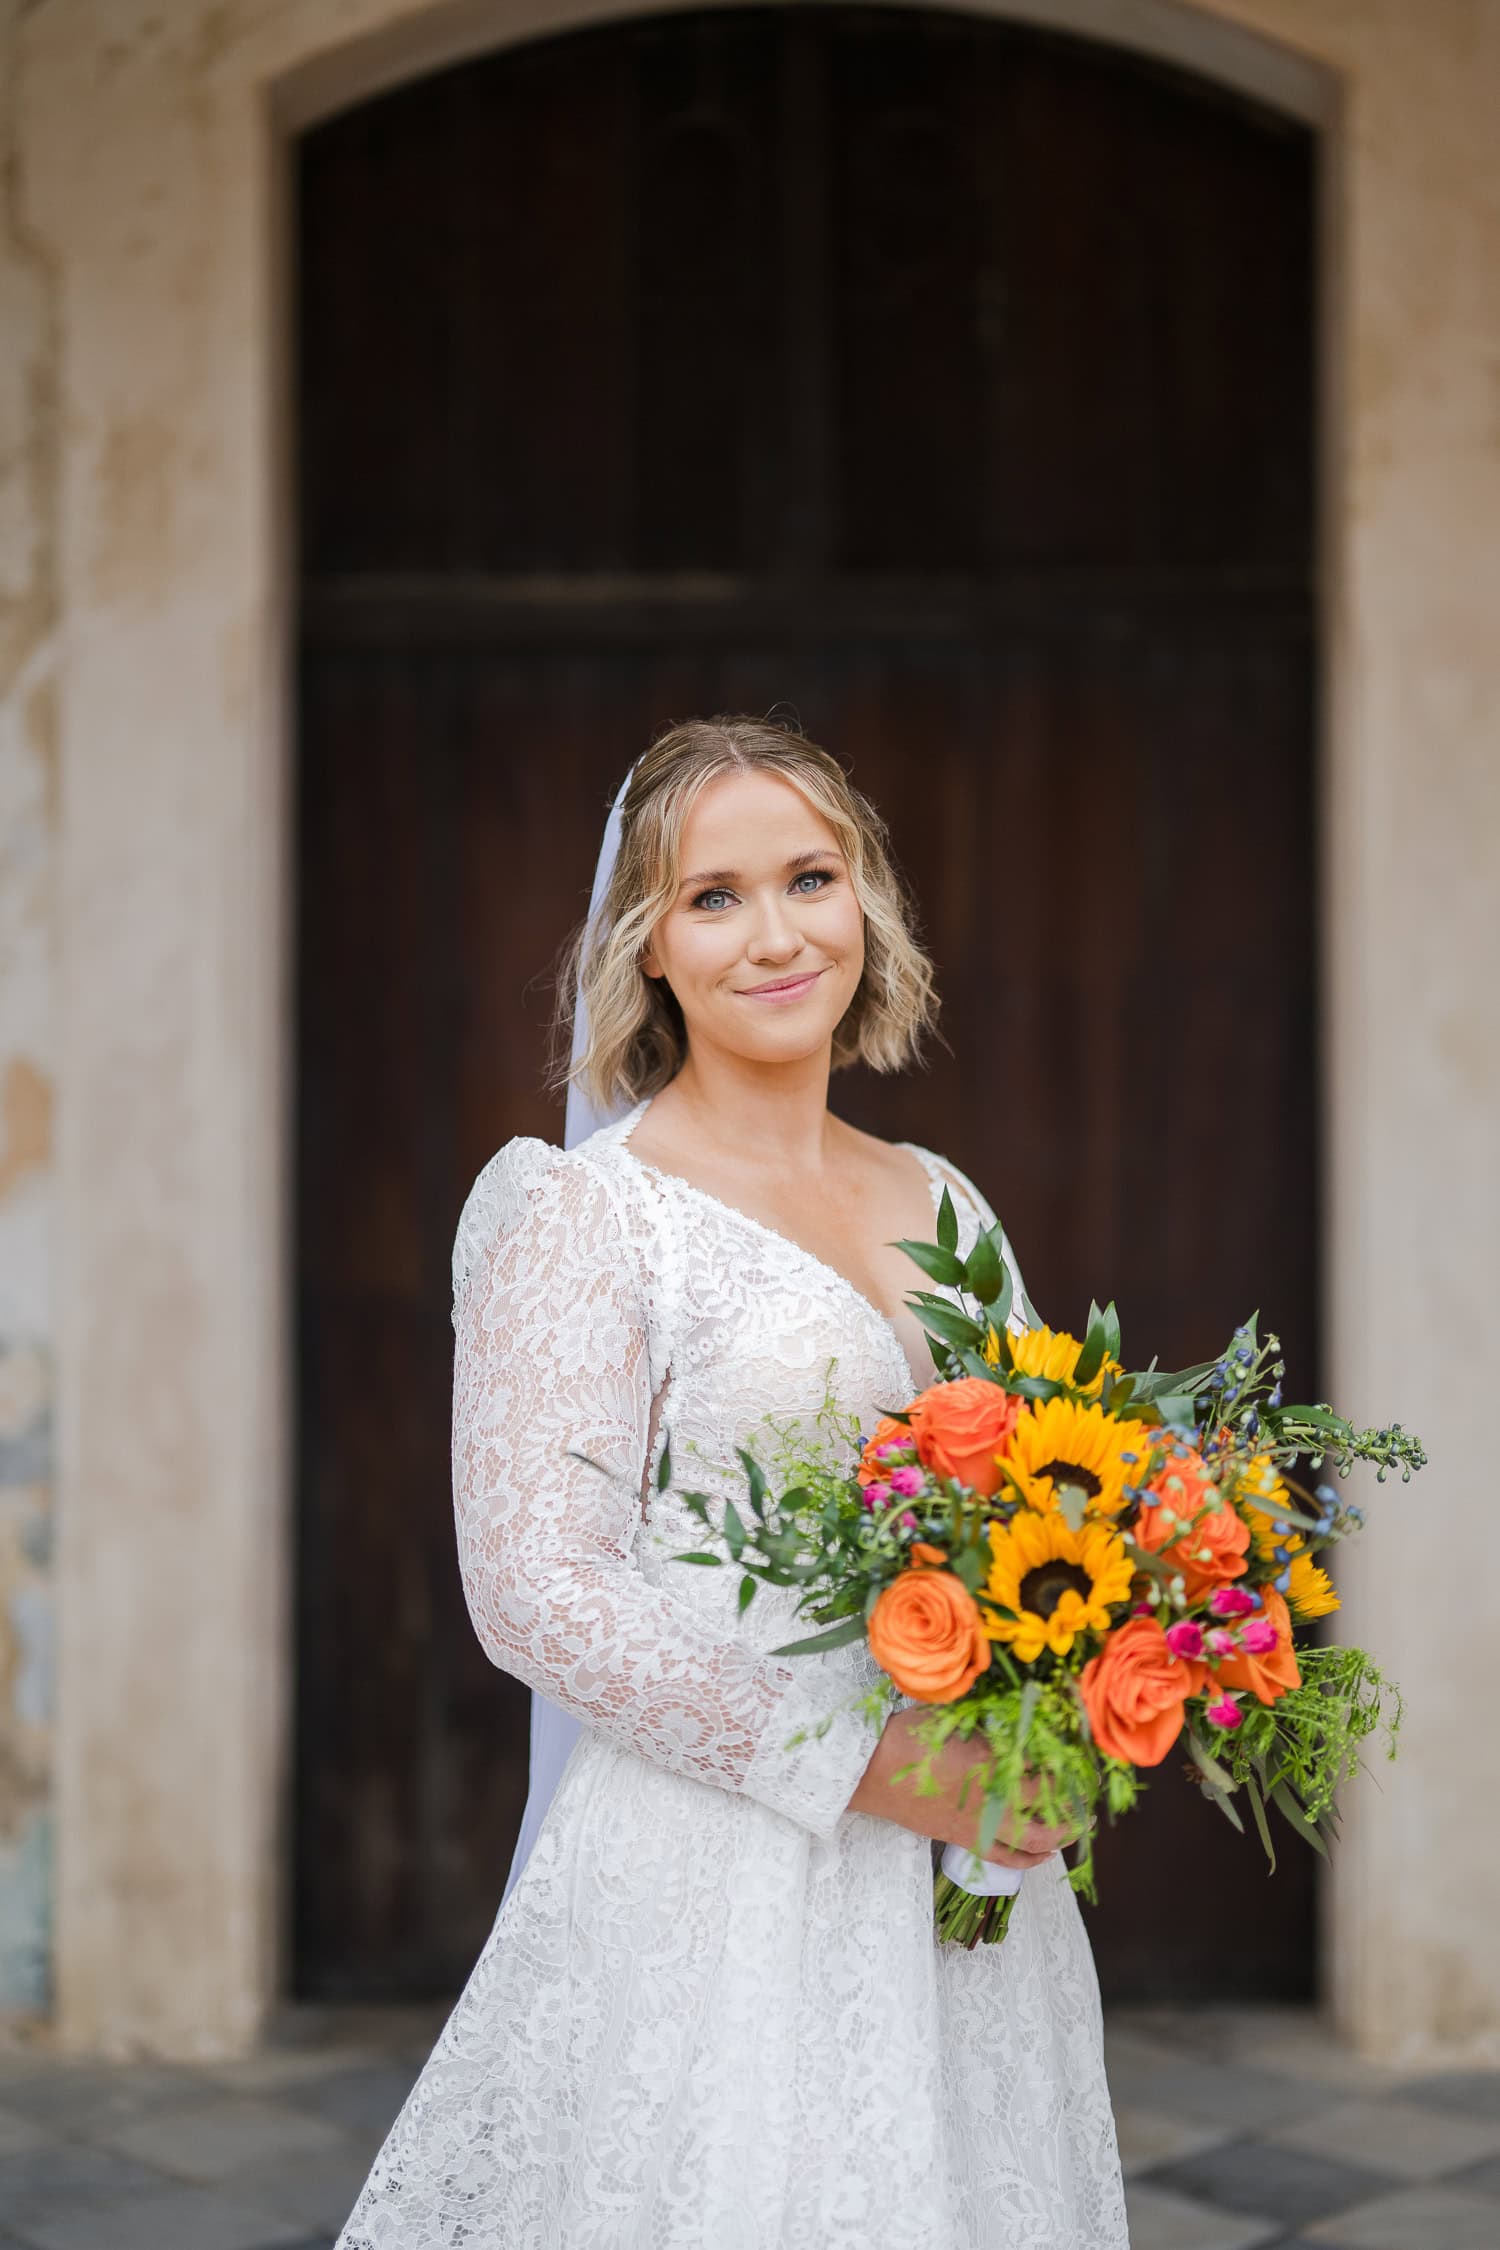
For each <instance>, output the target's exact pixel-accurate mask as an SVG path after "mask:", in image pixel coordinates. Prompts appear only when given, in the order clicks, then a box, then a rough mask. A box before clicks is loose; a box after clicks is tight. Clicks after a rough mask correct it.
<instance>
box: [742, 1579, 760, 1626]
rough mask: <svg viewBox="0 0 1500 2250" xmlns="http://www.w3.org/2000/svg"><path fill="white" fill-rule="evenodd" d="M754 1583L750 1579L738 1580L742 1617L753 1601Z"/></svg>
mask: <svg viewBox="0 0 1500 2250" xmlns="http://www.w3.org/2000/svg"><path fill="white" fill-rule="evenodd" d="M755 1583H756V1582H755V1580H754V1579H753V1578H750V1577H745V1578H742V1579H741V1580H740V1615H741V1616H742V1617H743V1616H744V1614H745V1612H746V1610H747V1609H748V1608H749V1607H750V1604H751V1603H752V1602H753V1601H754V1599H755Z"/></svg>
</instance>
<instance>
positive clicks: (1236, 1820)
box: [1208, 1788, 1245, 1836]
mask: <svg viewBox="0 0 1500 2250" xmlns="http://www.w3.org/2000/svg"><path fill="white" fill-rule="evenodd" d="M1208 1794H1209V1795H1210V1797H1212V1799H1213V1801H1214V1803H1215V1804H1216V1805H1217V1806H1218V1808H1219V1810H1220V1812H1221V1813H1222V1814H1223V1815H1224V1818H1225V1819H1226V1820H1227V1821H1228V1823H1229V1825H1230V1827H1231V1828H1237V1829H1238V1830H1239V1832H1240V1834H1241V1835H1242V1836H1243V1835H1244V1833H1245V1823H1244V1822H1243V1821H1242V1820H1241V1818H1240V1816H1239V1814H1238V1813H1237V1812H1236V1811H1235V1809H1234V1800H1233V1798H1232V1797H1226V1796H1225V1794H1224V1792H1223V1790H1222V1789H1213V1788H1211V1789H1210V1790H1209V1792H1208Z"/></svg>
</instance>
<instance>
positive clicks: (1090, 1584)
mask: <svg viewBox="0 0 1500 2250" xmlns="http://www.w3.org/2000/svg"><path fill="white" fill-rule="evenodd" d="M1130 1581H1131V1566H1130V1563H1129V1560H1128V1558H1127V1557H1126V1553H1125V1542H1124V1540H1123V1539H1122V1538H1121V1537H1120V1535H1119V1533H1118V1532H1116V1531H1111V1529H1110V1527H1109V1525H1108V1524H1103V1523H1088V1524H1085V1525H1084V1527H1083V1529H1082V1530H1081V1531H1070V1530H1069V1529H1068V1526H1067V1524H1066V1522H1065V1521H1064V1519H1063V1517H1062V1516H1060V1515H1057V1514H1053V1515H1050V1516H1038V1515H1033V1514H1031V1512H1030V1511H1029V1510H1027V1509H1023V1510H1022V1511H1021V1513H1020V1514H1019V1515H1016V1516H1013V1517H1012V1518H1011V1520H1010V1522H1009V1523H1008V1524H1001V1523H992V1524H991V1525H990V1572H989V1578H988V1581H987V1583H986V1586H985V1592H986V1593H987V1594H988V1596H989V1598H990V1600H991V1601H992V1602H994V1603H995V1604H996V1606H997V1607H998V1608H1000V1609H1008V1610H1010V1611H1012V1612H1013V1615H1011V1616H1009V1617H996V1616H993V1615H987V1616H986V1617H985V1619H984V1629H985V1632H986V1633H987V1634H988V1635H989V1637H990V1639H991V1640H992V1641H1008V1642H1009V1643H1010V1646H1011V1648H1012V1650H1013V1651H1014V1653H1015V1655H1016V1656H1017V1658H1018V1659H1019V1660H1020V1662H1021V1663H1022V1664H1033V1663H1035V1661H1036V1659H1037V1658H1038V1657H1039V1656H1040V1655H1041V1653H1042V1650H1043V1649H1044V1648H1050V1649H1051V1650H1052V1652H1053V1654H1054V1655H1055V1656H1066V1655H1067V1653H1068V1651H1069V1649H1070V1648H1071V1647H1072V1646H1073V1643H1074V1641H1075V1640H1076V1639H1077V1637H1078V1635H1079V1634H1080V1633H1086V1632H1095V1633H1107V1632H1108V1631H1109V1627H1110V1622H1111V1620H1110V1614H1109V1613H1110V1607H1111V1605H1112V1604H1114V1603H1118V1602H1123V1601H1128V1600H1129V1598H1130Z"/></svg>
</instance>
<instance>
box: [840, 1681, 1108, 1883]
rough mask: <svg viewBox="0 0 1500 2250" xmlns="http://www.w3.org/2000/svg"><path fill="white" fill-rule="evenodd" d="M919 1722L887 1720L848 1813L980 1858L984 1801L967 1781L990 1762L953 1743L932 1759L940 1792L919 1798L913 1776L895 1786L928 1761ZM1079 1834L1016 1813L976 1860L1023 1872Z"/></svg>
mask: <svg viewBox="0 0 1500 2250" xmlns="http://www.w3.org/2000/svg"><path fill="white" fill-rule="evenodd" d="M921 1716H922V1714H921V1713H920V1712H917V1711H895V1712H893V1713H892V1714H891V1716H890V1718H889V1719H887V1721H886V1723H885V1728H884V1731H883V1732H882V1734H881V1737H880V1740H879V1741H878V1742H877V1743H876V1745H875V1748H874V1751H873V1753H872V1755H871V1758H870V1762H869V1764H868V1765H867V1766H866V1768H865V1770H864V1772H863V1774H861V1776H860V1779H859V1783H858V1786H857V1787H856V1789H855V1791H854V1794H853V1796H852V1797H851V1798H850V1799H849V1803H848V1807H847V1810H848V1811H850V1812H864V1813H871V1814H873V1815H874V1817H875V1818H876V1819H877V1820H891V1821H894V1822H895V1823H896V1825H897V1826H898V1827H900V1828H910V1829H912V1830H914V1831H915V1833H916V1834H917V1835H919V1836H936V1837H937V1838H938V1839H939V1841H940V1842H942V1843H945V1844H967V1845H968V1847H969V1849H970V1850H971V1851H974V1852H979V1823H980V1821H981V1819H982V1818H983V1815H984V1799H983V1796H982V1794H981V1792H980V1789H979V1785H978V1783H977V1781H974V1780H971V1779H970V1776H972V1775H973V1774H974V1772H975V1769H976V1768H977V1767H979V1766H982V1765H983V1764H984V1763H985V1761H986V1758H987V1755H988V1753H987V1752H986V1750H985V1748H984V1745H983V1744H982V1743H979V1742H972V1741H971V1742H961V1741H959V1739H958V1738H957V1736H954V1737H953V1738H952V1739H950V1740H949V1741H947V1742H945V1743H944V1744H943V1747H942V1749H941V1750H939V1751H937V1752H936V1753H935V1754H934V1756H933V1761H932V1770H933V1778H934V1780H936V1782H937V1783H938V1787H937V1789H936V1790H935V1791H934V1792H933V1793H932V1794H931V1795H924V1794H923V1793H922V1792H920V1791H919V1790H918V1788H917V1779H916V1775H915V1774H908V1775H907V1776H906V1777H905V1779H904V1780H900V1781H894V1780H892V1778H891V1776H892V1775H893V1774H894V1773H896V1772H898V1771H899V1770H900V1768H901V1767H902V1766H906V1765H910V1764H911V1763H912V1762H913V1760H920V1759H921V1758H922V1757H923V1756H924V1755H925V1750H924V1747H923V1745H922V1744H921V1743H920V1742H919V1741H918V1740H917V1737H916V1731H915V1730H916V1725H917V1722H918V1720H919V1719H920V1718H921ZM966 1780H967V1781H969V1788H968V1793H967V1796H966V1797H965V1800H964V1802H963V1803H962V1804H960V1803H959V1792H960V1791H961V1790H962V1789H963V1786H964V1783H965V1781H966ZM1035 1794H1036V1792H1035V1787H1034V1786H1031V1787H1029V1788H1028V1789H1027V1790H1026V1792H1025V1795H1026V1797H1027V1799H1028V1801H1029V1800H1030V1799H1031V1798H1032V1797H1034V1796H1035ZM1080 1833H1081V1830H1079V1829H1078V1828H1076V1827H1074V1828H1064V1827H1048V1826H1046V1825H1045V1824H1044V1823H1042V1822H1041V1821H1034V1820H1027V1819H1026V1818H1025V1815H1024V1812H1023V1811H1020V1810H1016V1811H1011V1812H1008V1813H1007V1814H1006V1816H1005V1818H1004V1819H1003V1820H1002V1821H1001V1823H1000V1827H999V1829H998V1831H997V1833H996V1836H995V1840H994V1842H993V1843H992V1844H990V1845H989V1847H988V1848H987V1849H986V1850H985V1851H983V1852H979V1856H980V1858H981V1859H984V1860H986V1861H990V1862H992V1863H993V1864H994V1865H996V1866H998V1867H1019V1868H1021V1869H1023V1870H1024V1869H1026V1868H1028V1867H1037V1866H1040V1864H1041V1862H1042V1861H1043V1860H1044V1859H1050V1858H1051V1856H1052V1854H1053V1853H1054V1852H1055V1851H1060V1850H1061V1849H1062V1847H1063V1845H1064V1844H1071V1843H1074V1842H1076V1841H1077V1838H1078V1836H1079V1835H1080Z"/></svg>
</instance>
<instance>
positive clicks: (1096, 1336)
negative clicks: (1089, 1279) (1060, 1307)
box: [1073, 1304, 1106, 1391]
mask: <svg viewBox="0 0 1500 2250" xmlns="http://www.w3.org/2000/svg"><path fill="white" fill-rule="evenodd" d="M1105 1341H1106V1338H1105V1329H1104V1315H1103V1313H1102V1312H1100V1310H1099V1307H1098V1306H1097V1305H1095V1304H1090V1306H1089V1324H1088V1327H1087V1329H1086V1330H1085V1331H1084V1338H1083V1349H1082V1351H1081V1352H1080V1353H1079V1354H1078V1365H1077V1366H1076V1367H1075V1368H1074V1370H1073V1383H1074V1387H1075V1389H1077V1390H1080V1391H1081V1390H1084V1389H1085V1388H1086V1387H1087V1386H1088V1385H1089V1384H1090V1383H1092V1381H1093V1380H1094V1377H1095V1376H1096V1375H1097V1374H1098V1372H1099V1370H1100V1368H1101V1367H1102V1366H1103V1365H1104V1350H1105Z"/></svg>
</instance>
